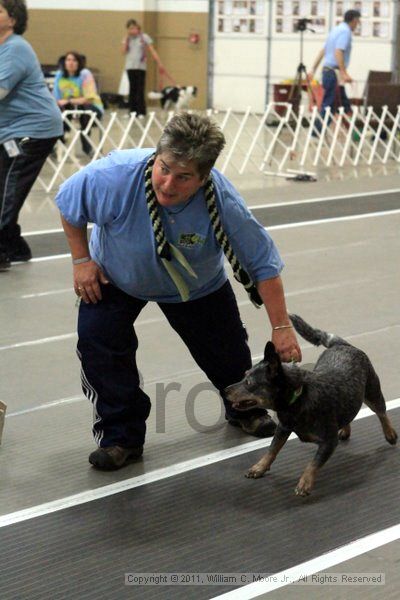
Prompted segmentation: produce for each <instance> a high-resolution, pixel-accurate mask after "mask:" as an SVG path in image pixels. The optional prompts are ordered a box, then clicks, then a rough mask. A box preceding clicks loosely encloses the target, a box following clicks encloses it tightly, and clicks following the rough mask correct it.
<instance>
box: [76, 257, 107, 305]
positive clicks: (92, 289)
mask: <svg viewBox="0 0 400 600" xmlns="http://www.w3.org/2000/svg"><path fill="white" fill-rule="evenodd" d="M101 283H102V284H103V285H107V283H110V282H109V281H108V279H107V277H106V276H105V275H104V273H103V271H102V270H101V269H100V267H99V265H98V264H97V263H95V262H94V260H90V261H89V262H85V263H82V264H80V265H74V290H75V294H76V295H77V296H80V297H81V298H82V300H83V301H84V302H85V303H86V304H90V303H91V302H92V303H93V304H97V302H98V301H99V300H101V298H102V296H101V288H100V284H101Z"/></svg>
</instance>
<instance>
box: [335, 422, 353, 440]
mask: <svg viewBox="0 0 400 600" xmlns="http://www.w3.org/2000/svg"><path fill="white" fill-rule="evenodd" d="M350 435H351V426H350V424H349V425H345V426H344V427H342V429H339V431H338V438H339V440H342V442H344V441H346V440H348V439H349V438H350Z"/></svg>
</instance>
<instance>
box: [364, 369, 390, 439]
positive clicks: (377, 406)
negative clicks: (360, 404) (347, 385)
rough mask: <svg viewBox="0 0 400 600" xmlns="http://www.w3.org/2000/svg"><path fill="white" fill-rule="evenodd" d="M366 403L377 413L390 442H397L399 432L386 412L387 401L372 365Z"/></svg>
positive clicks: (386, 437) (366, 391)
mask: <svg viewBox="0 0 400 600" xmlns="http://www.w3.org/2000/svg"><path fill="white" fill-rule="evenodd" d="M364 401H365V404H366V405H367V406H368V408H370V409H371V410H372V412H374V413H375V414H376V416H377V417H378V419H379V420H380V422H381V425H382V430H383V435H384V436H385V439H386V441H387V442H389V444H391V445H392V446H394V445H395V444H396V442H397V433H396V431H395V429H394V427H393V425H392V423H391V421H390V419H389V417H388V416H387V413H386V402H385V398H384V397H383V394H382V390H381V383H380V381H379V377H378V375H377V374H376V373H375V371H374V368H373V367H372V365H371V372H370V374H369V377H368V381H367V385H366V390H365V400H364Z"/></svg>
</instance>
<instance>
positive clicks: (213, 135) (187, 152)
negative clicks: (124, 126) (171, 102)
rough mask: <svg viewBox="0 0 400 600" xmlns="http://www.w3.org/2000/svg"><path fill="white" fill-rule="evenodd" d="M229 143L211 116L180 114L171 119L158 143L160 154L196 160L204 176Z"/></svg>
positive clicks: (179, 158)
mask: <svg viewBox="0 0 400 600" xmlns="http://www.w3.org/2000/svg"><path fill="white" fill-rule="evenodd" d="M224 146H225V137H224V134H223V133H222V131H221V129H220V128H219V126H218V125H217V123H215V122H214V121H212V120H211V119H210V118H209V117H205V116H202V115H198V114H194V113H181V114H177V115H175V116H174V117H172V119H171V120H170V121H169V122H168V123H167V125H166V126H165V128H164V131H163V133H162V134H161V137H160V139H159V141H158V144H157V149H156V153H157V154H163V153H166V154H170V155H172V156H173V157H174V158H175V159H177V160H183V161H185V162H187V161H193V162H194V163H195V165H196V167H197V170H198V173H199V175H200V177H202V178H203V177H205V176H206V175H208V173H209V172H210V170H211V169H212V167H213V166H214V164H215V161H216V160H217V158H218V156H219V155H220V154H221V151H222V149H223V147H224Z"/></svg>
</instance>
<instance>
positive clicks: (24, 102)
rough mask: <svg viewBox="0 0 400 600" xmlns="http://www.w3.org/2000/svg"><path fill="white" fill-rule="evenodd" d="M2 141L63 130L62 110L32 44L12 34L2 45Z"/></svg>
mask: <svg viewBox="0 0 400 600" xmlns="http://www.w3.org/2000/svg"><path fill="white" fill-rule="evenodd" d="M0 88H1V89H5V90H8V94H7V95H6V96H5V97H4V98H3V99H2V100H0V144H1V143H3V142H6V141H7V140H10V139H14V138H22V137H31V138H39V139H45V138H52V137H58V136H60V135H62V133H63V126H62V119H61V112H60V110H59V108H58V106H57V103H56V101H55V99H54V98H53V96H52V95H51V93H50V92H49V90H48V88H47V86H46V82H45V80H44V77H43V73H42V70H41V68H40V64H39V61H38V59H37V57H36V54H35V53H34V51H33V49H32V47H31V46H30V44H28V42H27V41H26V40H24V38H23V37H21V36H20V35H16V34H12V35H10V37H9V38H7V39H6V41H5V42H4V43H3V44H0Z"/></svg>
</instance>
